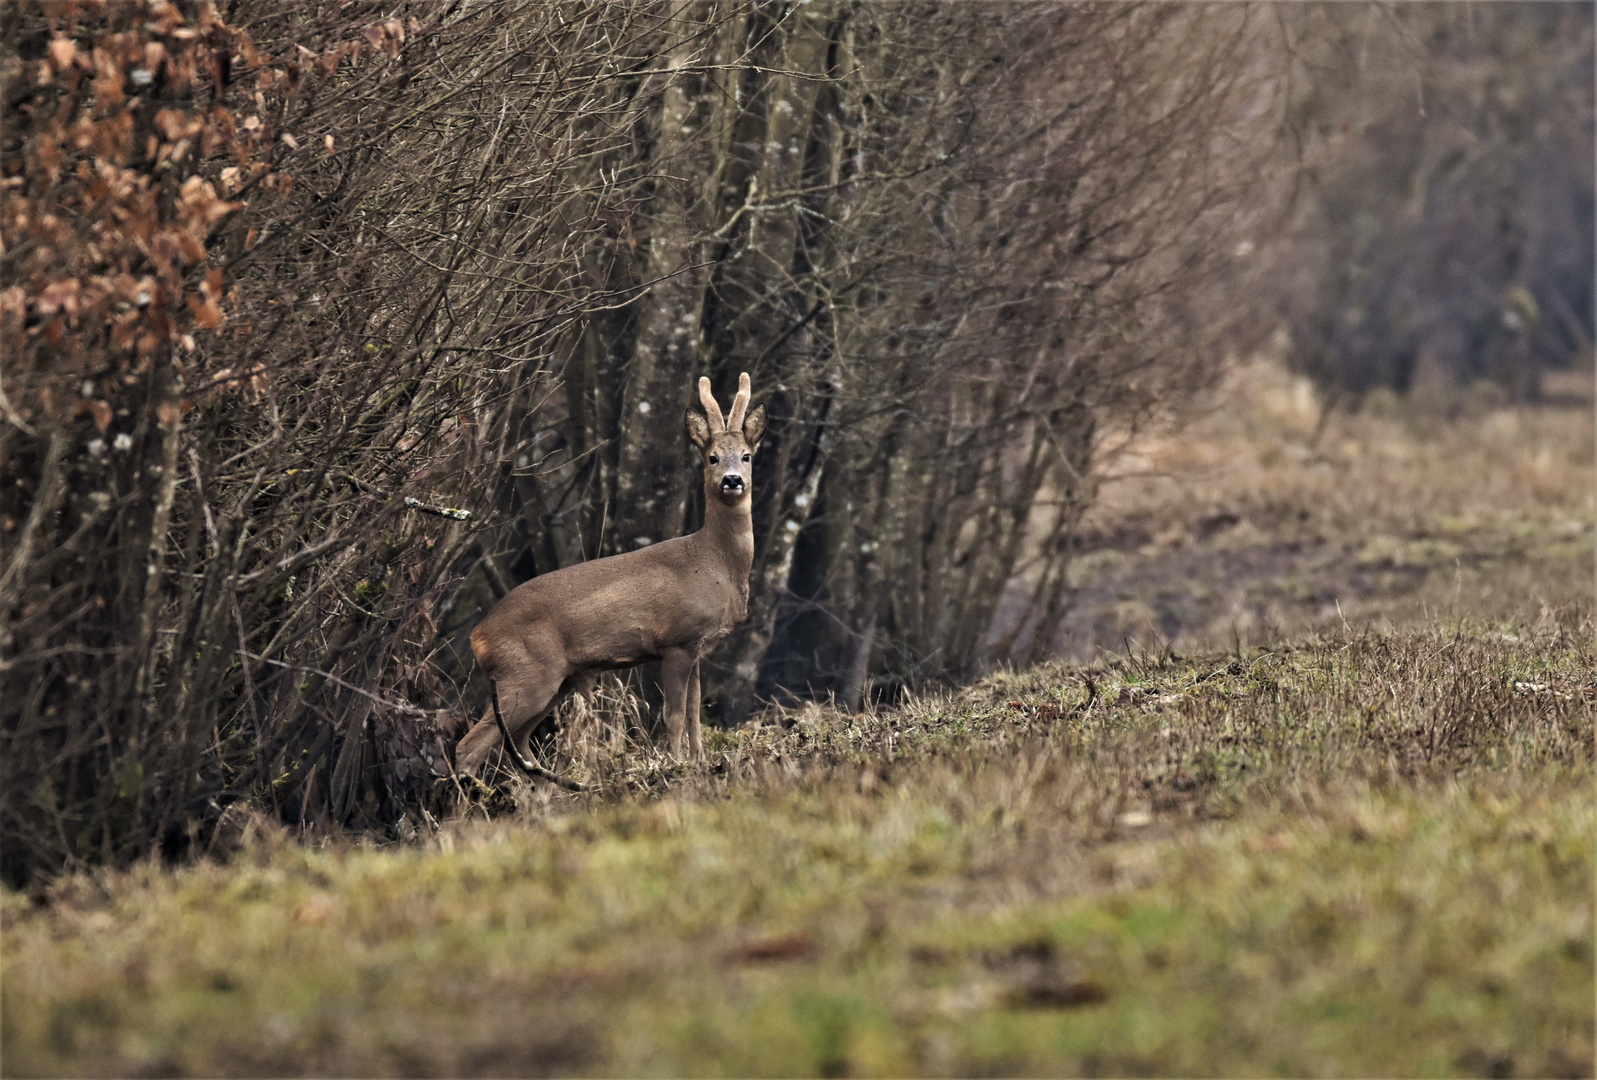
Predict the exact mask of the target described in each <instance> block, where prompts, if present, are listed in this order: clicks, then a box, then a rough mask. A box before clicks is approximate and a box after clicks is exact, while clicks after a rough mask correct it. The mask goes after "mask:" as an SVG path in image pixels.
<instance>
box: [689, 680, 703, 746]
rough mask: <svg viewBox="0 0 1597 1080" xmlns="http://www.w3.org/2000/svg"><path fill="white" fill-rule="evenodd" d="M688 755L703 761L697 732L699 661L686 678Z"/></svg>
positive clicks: (699, 704)
mask: <svg viewBox="0 0 1597 1080" xmlns="http://www.w3.org/2000/svg"><path fill="white" fill-rule="evenodd" d="M687 709H688V753H690V754H692V755H693V760H694V761H703V760H704V740H703V738H702V737H701V735H700V732H699V713H700V711H701V702H700V700H699V661H698V658H697V657H695V658H694V661H693V673H692V674H691V675H689V676H688V700H687Z"/></svg>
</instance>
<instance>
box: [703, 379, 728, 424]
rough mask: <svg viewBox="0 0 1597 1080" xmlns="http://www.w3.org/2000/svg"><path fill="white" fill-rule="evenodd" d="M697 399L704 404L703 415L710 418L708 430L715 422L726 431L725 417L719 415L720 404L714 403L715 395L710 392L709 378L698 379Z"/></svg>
mask: <svg viewBox="0 0 1597 1080" xmlns="http://www.w3.org/2000/svg"><path fill="white" fill-rule="evenodd" d="M699 401H700V402H702V403H703V405H704V415H705V416H707V417H709V419H710V430H712V431H714V430H715V426H716V425H717V424H719V425H721V430H722V431H726V430H727V426H726V418H725V417H723V416H722V415H721V406H719V405H717V404H716V403H715V395H714V394H712V393H710V380H709V379H703V378H701V379H700V380H699Z"/></svg>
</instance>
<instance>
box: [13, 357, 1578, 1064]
mask: <svg viewBox="0 0 1597 1080" xmlns="http://www.w3.org/2000/svg"><path fill="white" fill-rule="evenodd" d="M1255 381H1256V383H1259V384H1263V385H1264V386H1265V391H1264V392H1260V393H1259V394H1257V395H1256V396H1254V397H1250V398H1247V399H1246V400H1245V402H1244V404H1245V406H1246V407H1245V408H1238V409H1234V410H1233V411H1232V412H1230V413H1227V414H1224V415H1221V414H1216V415H1215V416H1213V417H1211V418H1209V419H1208V420H1206V421H1204V422H1203V423H1200V424H1199V425H1198V426H1197V427H1196V428H1194V429H1192V430H1191V431H1189V433H1188V434H1186V435H1184V436H1182V437H1181V439H1169V440H1165V441H1158V442H1153V443H1146V444H1143V445H1142V446H1140V447H1138V448H1136V449H1135V453H1136V454H1137V455H1140V459H1139V460H1136V461H1133V460H1132V459H1131V458H1130V457H1129V456H1128V458H1127V460H1128V461H1130V462H1131V464H1130V466H1129V467H1128V473H1130V474H1135V478H1133V479H1129V480H1126V481H1125V482H1124V483H1121V484H1118V485H1114V486H1111V487H1110V489H1108V491H1107V492H1106V495H1105V500H1104V502H1103V504H1102V505H1101V506H1100V507H1098V508H1097V510H1095V517H1094V528H1095V530H1097V531H1096V533H1095V535H1096V537H1097V539H1096V540H1095V541H1094V551H1093V553H1092V554H1090V555H1089V556H1088V558H1087V561H1086V563H1085V564H1084V567H1083V569H1082V572H1081V576H1080V577H1079V578H1078V580H1077V581H1076V583H1075V584H1076V586H1077V588H1078V589H1079V590H1080V595H1079V599H1080V602H1081V607H1080V608H1079V609H1078V612H1077V614H1076V616H1073V617H1074V618H1076V619H1077V622H1076V623H1075V624H1074V627H1075V629H1074V630H1073V631H1072V633H1077V634H1078V635H1085V636H1078V637H1077V638H1073V639H1072V640H1071V642H1070V643H1069V645H1070V649H1071V650H1072V651H1074V652H1075V653H1077V655H1078V657H1079V659H1077V660H1073V661H1070V662H1064V661H1060V662H1057V663H1053V664H1049V665H1044V666H1042V667H1039V668H1035V669H1032V670H1029V671H1025V672H1020V673H1011V672H997V673H994V674H992V675H990V676H988V677H987V678H986V679H984V680H982V681H980V682H979V683H977V684H976V685H974V686H971V687H967V688H961V689H950V690H937V691H928V692H926V693H923V694H921V695H919V696H916V697H913V698H911V699H910V700H908V701H906V702H904V703H903V704H901V705H900V706H898V707H895V708H892V709H880V710H876V711H871V712H867V713H864V714H861V715H858V716H847V715H843V714H840V713H838V712H836V711H834V710H831V709H829V708H826V707H823V706H811V707H808V708H805V709H802V710H794V711H790V712H786V713H776V712H772V713H770V714H768V715H767V717H766V723H764V724H762V725H758V726H750V727H746V728H742V729H738V730H735V731H730V732H720V733H714V734H713V735H712V737H711V738H710V740H709V741H710V766H709V767H708V768H706V769H692V768H689V767H686V766H682V765H679V764H675V763H672V762H669V761H666V760H664V759H662V758H659V757H657V756H651V755H648V754H645V753H640V752H638V751H636V750H631V751H625V750H624V748H623V746H622V743H621V742H620V741H619V740H618V739H606V738H589V739H587V740H585V741H584V742H583V743H582V746H583V747H584V748H585V750H584V753H582V754H579V755H577V756H576V757H574V758H572V759H570V760H567V761H566V762H565V764H564V767H565V768H567V769H570V770H573V771H575V772H578V773H581V774H583V775H585V777H586V778H587V779H589V780H592V781H596V782H598V783H599V784H601V785H602V791H601V793H599V794H594V795H568V794H565V793H561V792H555V791H552V790H551V789H548V788H536V789H535V788H532V787H529V786H526V785H523V784H520V783H519V782H516V783H515V784H514V785H513V788H512V789H511V790H509V791H508V793H507V801H510V800H513V801H514V802H515V803H516V806H517V809H516V811H515V812H514V813H507V814H502V815H500V816H499V817H497V818H496V819H494V820H492V821H484V820H482V819H481V815H478V817H477V818H476V819H474V820H465V821H455V822H447V823H444V824H443V825H442V826H440V827H439V828H437V829H431V828H422V829H421V830H420V831H419V834H418V835H416V836H415V837H414V838H413V839H410V840H408V841H395V842H391V843H386V844H382V843H377V842H375V841H367V842H361V843H355V842H324V843H318V844H315V845H308V844H305V843H301V842H298V841H296V840H294V839H293V838H291V837H288V836H286V835H284V834H282V833H281V832H279V831H276V830H275V829H274V828H273V827H272V826H270V825H269V824H267V823H265V822H259V821H257V822H252V823H251V824H250V826H249V828H248V829H247V830H246V831H247V833H248V835H247V836H245V837H244V838H243V839H241V840H240V841H239V843H238V845H237V850H236V851H234V852H233V853H232V854H231V855H229V856H228V857H227V858H225V859H218V860H215V861H211V862H205V863H200V864H196V865H192V866H188V867H185V868H181V869H177V870H171V869H162V868H159V867H154V866H148V867H142V868H139V869H137V870H134V871H131V872H126V873H98V874H84V875H77V876H73V877H69V878H66V879H63V880H61V881H58V882H56V883H54V884H53V885H51V886H50V887H48V888H42V889H39V890H36V891H35V892H34V893H32V894H30V895H22V894H17V893H11V892H8V893H6V894H5V895H4V898H3V904H4V907H3V918H4V930H5V932H4V938H3V955H0V959H3V972H0V974H3V983H0V993H3V1000H0V1006H3V1011H0V1035H3V1040H0V1050H3V1059H0V1069H3V1071H4V1073H5V1075H10V1076H21V1075H106V1074H121V1075H160V1074H210V1075H226V1074H252V1075H264V1074H280V1075H290V1074H292V1075H302V1074H324V1075H328V1074H333V1075H378V1074H383V1075H386V1074H403V1075H424V1074H457V1075H460V1074H471V1075H538V1074H571V1073H588V1074H627V1075H652V1074H704V1075H712V1074H715V1075H722V1074H724V1075H772V1074H774V1075H830V1076H840V1075H868V1074H876V1075H881V1074H955V1075H975V1074H983V1075H990V1074H1032V1075H1035V1074H1043V1073H1086V1074H1107V1075H1130V1074H1182V1075H1191V1074H1249V1075H1257V1074H1282V1075H1459V1074H1466V1075H1489V1076H1508V1075H1530V1076H1563V1075H1567V1076H1582V1075H1585V1076H1589V1075H1591V1074H1592V1072H1593V1063H1594V1022H1593V992H1594V954H1593V933H1594V927H1593V902H1594V890H1593V882H1594V877H1593V875H1594V869H1597V867H1594V846H1597V810H1594V803H1593V798H1592V795H1593V791H1592V764H1593V720H1594V718H1597V648H1594V637H1597V626H1594V621H1593V620H1594V605H1593V602H1592V595H1591V594H1592V567H1593V550H1592V546H1593V539H1592V535H1593V534H1592V529H1591V518H1592V490H1593V470H1592V458H1593V454H1592V420H1591V412H1590V407H1589V405H1586V406H1585V407H1584V408H1582V407H1580V406H1579V404H1578V403H1577V404H1576V405H1573V406H1570V407H1568V408H1563V409H1558V408H1552V409H1540V410H1510V409H1501V408H1497V409H1489V410H1487V411H1486V412H1484V413H1481V414H1475V415H1466V416H1464V417H1462V418H1460V419H1455V420H1452V421H1444V420H1441V419H1437V418H1435V417H1426V416H1418V415H1413V414H1409V413H1405V412H1403V411H1402V410H1400V409H1397V408H1396V407H1394V408H1393V411H1392V412H1391V414H1390V415H1384V414H1381V413H1380V412H1379V411H1378V410H1370V411H1367V412H1366V413H1364V414H1360V415H1357V416H1351V417H1342V418H1338V419H1337V420H1335V421H1333V423H1332V424H1330V425H1328V427H1327V430H1326V431H1325V432H1324V433H1323V435H1322V438H1321V440H1320V443H1319V444H1317V446H1316V447H1315V448H1312V449H1310V448H1308V447H1307V437H1308V435H1309V434H1311V433H1312V430H1313V419H1314V418H1313V410H1312V409H1309V408H1306V407H1299V405H1294V404H1293V395H1295V394H1297V393H1298V391H1296V390H1294V389H1293V388H1292V386H1291V384H1290V383H1288V382H1277V383H1273V384H1272V383H1269V382H1268V380H1266V379H1263V378H1260V379H1257V380H1255ZM1283 402H1285V404H1283ZM1305 416H1307V417H1308V418H1307V419H1304V417H1305ZM1182 440H1185V441H1182ZM1348 444H1353V445H1356V446H1357V447H1358V449H1357V452H1354V451H1353V450H1351V449H1349V446H1348ZM1227 455H1230V456H1227ZM1176 461H1181V462H1187V463H1189V464H1193V465H1195V466H1197V467H1199V468H1200V470H1203V471H1201V474H1200V475H1196V476H1194V475H1183V474H1181V473H1180V472H1179V471H1178V470H1173V469H1172V468H1169V467H1167V466H1171V465H1172V463H1173V462H1176ZM1220 463H1225V464H1224V467H1223V468H1222V467H1221V465H1220ZM1322 465H1323V467H1322ZM1538 478H1539V479H1538ZM1538 485H1540V486H1538ZM1304 511H1307V513H1304ZM1217 516H1218V517H1219V518H1220V519H1221V520H1222V521H1223V525H1221V526H1219V527H1215V526H1213V525H1212V521H1213V519H1215V518H1216V517H1217ZM1233 517H1234V518H1235V520H1232V518H1233ZM1205 522H1211V524H1209V525H1206V524H1204V523H1205ZM1292 545H1296V547H1295V548H1294V547H1292ZM1260 548H1262V549H1268V550H1271V551H1274V552H1275V559H1274V561H1270V562H1266V563H1261V562H1260V561H1258V560H1257V559H1256V558H1254V557H1253V555H1254V554H1256V552H1255V551H1254V549H1260ZM1239 552H1240V553H1241V554H1238V553H1239ZM1228 553H1229V554H1228ZM1250 553H1252V554H1250ZM1094 560H1096V561H1094ZM1261 566H1262V567H1263V569H1262V570H1261V569H1260V568H1261ZM1205 567H1207V568H1208V570H1207V571H1205V569H1204V568H1205ZM1239 567H1240V568H1242V569H1240V570H1239V569H1238V568H1239ZM1183 568H1185V569H1183ZM1204 573H1208V574H1209V577H1208V578H1207V579H1205V578H1204V577H1203V576H1202V575H1203V574H1204ZM1148 581H1163V582H1165V583H1166V588H1165V591H1164V592H1163V593H1161V592H1159V590H1158V589H1157V588H1155V589H1153V590H1151V591H1150V590H1148V589H1145V588H1143V587H1142V586H1143V585H1144V584H1146V582H1148ZM1094 590H1097V591H1096V592H1095V591H1094ZM1204 590H1207V592H1205V591H1204ZM1138 604H1140V605H1142V607H1141V608H1138V607H1136V605H1138ZM1150 613H1151V614H1150ZM1139 620H1140V621H1139ZM1117 631H1118V636H1115V637H1111V634H1112V633H1113V632H1117ZM1134 632H1135V633H1134ZM1110 641H1112V642H1113V646H1114V647H1115V648H1113V649H1111V650H1109V651H1105V650H1104V649H1101V648H1098V647H1097V646H1106V645H1108V644H1109V642H1110ZM407 831H408V830H407Z"/></svg>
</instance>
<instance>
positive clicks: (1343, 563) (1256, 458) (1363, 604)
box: [1056, 362, 1597, 659]
mask: <svg viewBox="0 0 1597 1080" xmlns="http://www.w3.org/2000/svg"><path fill="white" fill-rule="evenodd" d="M1548 389H1549V397H1550V398H1551V399H1552V400H1553V401H1554V402H1556V404H1552V405H1547V406H1539V407H1526V406H1521V407H1512V408H1511V407H1506V406H1503V405H1501V404H1500V403H1499V402H1498V400H1497V398H1496V397H1495V396H1494V395H1493V393H1492V392H1491V391H1490V390H1488V389H1484V388H1477V389H1475V390H1474V391H1472V392H1470V393H1467V394H1462V395H1460V396H1459V397H1458V399H1457V400H1456V401H1451V402H1444V403H1441V404H1442V405H1446V406H1448V407H1449V411H1452V412H1456V415H1453V416H1452V417H1451V418H1448V417H1447V416H1446V415H1444V414H1443V413H1441V412H1440V410H1438V409H1423V408H1420V407H1418V406H1415V405H1413V404H1411V403H1408V402H1405V401H1401V400H1399V399H1397V398H1395V397H1392V396H1391V395H1389V394H1377V395H1374V396H1372V397H1371V398H1370V399H1369V400H1367V401H1366V402H1365V403H1364V405H1363V406H1362V408H1361V409H1360V410H1359V411H1358V412H1356V413H1349V412H1348V411H1346V410H1345V409H1343V410H1337V411H1334V412H1332V413H1331V414H1330V418H1329V421H1328V422H1327V423H1326V424H1325V426H1324V429H1323V431H1321V432H1320V434H1319V438H1318V440H1317V441H1316V440H1315V433H1316V429H1317V427H1318V424H1319V421H1320V416H1321V404H1320V401H1319V399H1318V397H1317V396H1316V395H1315V393H1314V391H1313V388H1312V387H1311V386H1310V385H1309V384H1308V382H1307V381H1306V380H1302V379H1297V378H1294V377H1292V376H1290V375H1287V374H1286V373H1285V372H1284V371H1282V370H1281V369H1280V368H1279V367H1277V366H1275V365H1273V364H1271V363H1268V362H1259V363H1256V364H1252V365H1248V366H1245V367H1242V368H1240V369H1238V370H1236V371H1235V372H1233V373H1232V375H1231V377H1230V379H1229V380H1228V381H1227V383H1226V384H1225V385H1224V386H1223V387H1222V388H1221V391H1220V392H1219V394H1218V395H1217V396H1216V400H1215V401H1214V402H1212V403H1211V404H1210V406H1209V411H1208V412H1207V413H1206V414H1205V415H1203V416H1202V417H1200V419H1199V420H1198V422H1197V423H1196V424H1193V425H1192V426H1190V427H1188V428H1186V429H1184V430H1182V431H1181V432H1179V433H1177V434H1175V435H1154V436H1144V437H1141V438H1139V439H1137V440H1136V441H1134V442H1133V443H1132V444H1131V445H1130V446H1129V447H1127V448H1126V449H1125V450H1124V452H1123V453H1122V454H1121V456H1120V457H1119V459H1118V460H1117V461H1116V462H1115V464H1114V467H1113V469H1112V471H1111V479H1110V481H1109V482H1108V483H1107V484H1106V485H1105V487H1104V490H1103V493H1102V497H1101V498H1100V500H1099V502H1098V503H1097V504H1096V505H1095V506H1094V508H1093V509H1092V511H1091V515H1090V518H1089V530H1088V534H1087V536H1086V538H1085V541H1084V543H1083V554H1082V557H1081V558H1080V559H1079V560H1078V561H1077V564H1076V567H1075V570H1074V573H1073V576H1072V584H1073V585H1074V586H1075V587H1076V589H1077V590H1078V595H1077V599H1076V605H1075V609H1074V611H1073V612H1072V614H1071V616H1070V617H1069V618H1068V619H1067V621H1066V624H1065V626H1064V628H1063V632H1062V634H1061V635H1060V637H1059V638H1058V640H1057V642H1056V647H1057V650H1058V651H1060V652H1063V653H1065V654H1067V655H1073V656H1076V657H1078V658H1081V659H1087V658H1090V657H1092V656H1094V655H1096V654H1098V653H1099V652H1102V651H1106V650H1107V651H1110V652H1114V651H1120V650H1122V649H1124V648H1125V645H1126V642H1127V640H1128V639H1129V640H1130V641H1131V642H1132V643H1133V644H1140V645H1141V647H1144V648H1151V647H1156V646H1157V645H1159V644H1160V643H1166V642H1168V643H1170V644H1173V645H1174V646H1175V647H1176V648H1178V649H1202V648H1217V647H1224V646H1230V645H1234V644H1236V643H1238V642H1240V643H1241V644H1244V645H1247V644H1254V645H1257V644H1262V643H1266V642H1270V641H1276V640H1280V639H1281V638H1282V637H1285V636H1290V635H1293V634H1301V633H1304V632H1306V631H1313V630H1319V631H1328V630H1331V629H1341V628H1343V626H1344V624H1345V625H1349V626H1353V627H1361V626H1366V625H1373V626H1377V627H1380V628H1383V629H1392V628H1396V627H1405V626H1419V625H1425V624H1427V623H1430V622H1432V621H1434V620H1437V619H1450V618H1490V619H1524V618H1533V617H1535V615H1536V614H1537V612H1539V611H1540V610H1541V608H1542V607H1543V606H1547V605H1554V606H1556V605H1557V604H1559V603H1561V602H1564V601H1565V600H1567V599H1569V598H1571V597H1591V596H1592V595H1593V587H1594V568H1597V562H1594V556H1597V543H1594V534H1593V513H1594V504H1593V493H1594V491H1597V468H1594V455H1593V445H1594V433H1593V410H1592V390H1593V378H1592V373H1591V372H1590V370H1585V371H1577V372H1568V373H1559V374H1556V375H1554V376H1552V377H1551V378H1550V379H1549V383H1548Z"/></svg>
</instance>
